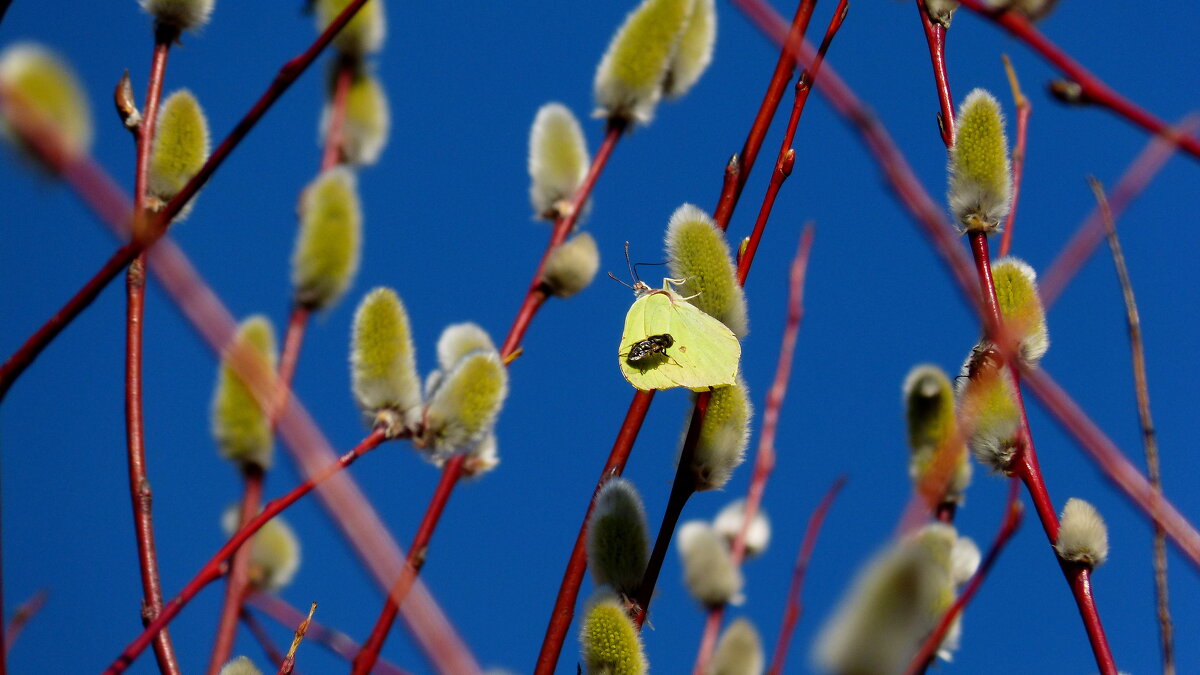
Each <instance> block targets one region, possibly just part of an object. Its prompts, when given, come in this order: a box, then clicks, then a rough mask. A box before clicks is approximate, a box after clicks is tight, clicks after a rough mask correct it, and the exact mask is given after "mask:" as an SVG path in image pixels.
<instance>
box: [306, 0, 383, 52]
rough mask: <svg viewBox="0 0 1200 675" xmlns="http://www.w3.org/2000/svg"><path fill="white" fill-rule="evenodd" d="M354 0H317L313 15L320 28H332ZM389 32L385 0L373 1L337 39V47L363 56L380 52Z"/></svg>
mask: <svg viewBox="0 0 1200 675" xmlns="http://www.w3.org/2000/svg"><path fill="white" fill-rule="evenodd" d="M351 1H352V0H316V4H315V6H314V7H313V9H314V11H313V15H314V16H315V17H316V19H317V30H318V31H324V30H325V29H326V28H328V27H329V24H331V23H333V20H334V19H336V18H337V17H338V15H339V14H341V13H342V10H344V9H346V7H347V6H349V5H350V3H351ZM386 35H387V16H386V14H385V12H384V8H383V0H369V1H368V2H367V3H366V4H365V5H363V6H362V7H361V8H360V9H359V10H358V13H357V14H355V15H354V18H353V19H350V23H348V24H346V27H345V28H343V29H342V30H341V32H339V33H338V34H337V36H335V37H334V38H333V46H334V47H335V48H336V49H337V50H338V51H339V52H342V53H343V54H345V55H347V56H351V57H356V58H361V57H363V56H366V55H368V54H374V53H375V52H377V51H379V49H380V48H381V47H382V46H383V39H384V37H385V36H386Z"/></svg>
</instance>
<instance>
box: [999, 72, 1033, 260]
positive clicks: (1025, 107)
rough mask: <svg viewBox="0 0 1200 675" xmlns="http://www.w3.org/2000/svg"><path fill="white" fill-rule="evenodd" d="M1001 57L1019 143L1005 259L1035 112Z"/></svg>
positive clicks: (1014, 155) (1002, 247)
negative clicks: (1010, 89)
mask: <svg viewBox="0 0 1200 675" xmlns="http://www.w3.org/2000/svg"><path fill="white" fill-rule="evenodd" d="M1000 56H1001V58H1003V59H1004V72H1005V73H1007V74H1008V84H1009V86H1010V87H1011V88H1012V95H1013V104H1014V105H1015V106H1016V108H1017V141H1016V144H1015V145H1013V153H1012V202H1011V203H1010V204H1009V207H1008V218H1007V219H1006V220H1005V221H1004V238H1003V239H1002V240H1001V241H1000V257H1002V258H1003V257H1004V256H1006V255H1008V251H1009V249H1011V248H1012V236H1013V234H1012V233H1013V224H1014V223H1015V222H1016V219H1017V202H1018V200H1019V199H1020V197H1021V177H1022V176H1023V175H1024V174H1025V146H1026V144H1027V141H1028V137H1029V115H1030V113H1032V112H1033V104H1032V103H1030V102H1029V99H1028V98H1026V96H1025V94H1024V93H1022V92H1021V83H1020V82H1018V81H1017V71H1015V70H1013V67H1012V62H1011V61H1009V60H1008V55H1007V54H1001V55H1000Z"/></svg>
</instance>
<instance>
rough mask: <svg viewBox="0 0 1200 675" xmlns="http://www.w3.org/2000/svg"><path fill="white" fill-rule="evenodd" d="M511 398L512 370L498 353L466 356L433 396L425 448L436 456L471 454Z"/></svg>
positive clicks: (447, 375)
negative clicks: (460, 453) (509, 379)
mask: <svg viewBox="0 0 1200 675" xmlns="http://www.w3.org/2000/svg"><path fill="white" fill-rule="evenodd" d="M507 396H508V369H507V368H505V367H504V363H503V362H502V361H501V360H500V355H499V354H498V353H496V352H495V351H483V350H481V351H474V352H471V353H469V354H467V355H466V356H463V357H462V358H460V359H459V360H458V362H457V363H455V364H454V367H452V368H450V369H449V370H447V371H446V372H445V375H444V378H443V379H442V381H441V383H440V384H439V385H438V386H437V388H436V389H435V390H434V391H433V392H432V394H431V395H430V399H429V405H428V406H427V407H426V409H425V429H424V434H423V436H422V438H421V444H422V445H423V446H424V447H425V448H429V449H432V450H433V451H434V452H435V453H449V452H456V451H460V450H471V449H472V448H473V447H474V446H475V444H477V443H478V442H479V441H481V440H483V438H484V437H485V436H486V435H487V434H488V433H490V432H491V431H492V427H493V426H494V425H495V423H496V417H497V416H499V414H500V408H501V407H503V405H504V399H505V397H507Z"/></svg>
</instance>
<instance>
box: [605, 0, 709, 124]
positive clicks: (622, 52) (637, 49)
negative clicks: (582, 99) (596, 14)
mask: <svg viewBox="0 0 1200 675" xmlns="http://www.w3.org/2000/svg"><path fill="white" fill-rule="evenodd" d="M694 4H695V0H643V2H642V4H640V5H638V7H637V8H636V9H634V10H633V11H632V12H630V13H629V14H628V16H626V17H625V22H624V23H623V24H622V25H621V27H620V28H619V29H618V30H617V33H616V35H614V36H613V39H612V42H610V43H609V44H608V50H607V51H605V52H604V57H603V58H602V59H600V66H599V67H598V68H597V69H596V81H595V85H594V90H595V97H596V116H598V117H607V118H609V119H617V120H621V121H624V122H638V123H641V124H647V123H649V122H650V121H651V120H652V119H654V109H655V107H656V106H657V105H658V101H659V99H660V98H662V93H663V81H664V79H665V77H666V75H667V71H668V69H669V68H670V67H671V64H672V62H673V61H674V59H675V55H676V52H677V51H678V49H679V40H680V38H681V37H682V35H683V31H684V28H686V27H687V22H688V18H689V17H690V16H691V14H692V6H693V5H694Z"/></svg>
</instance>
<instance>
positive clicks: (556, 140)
mask: <svg viewBox="0 0 1200 675" xmlns="http://www.w3.org/2000/svg"><path fill="white" fill-rule="evenodd" d="M590 164H591V158H590V157H589V156H588V150H587V143H586V141H585V140H584V137H583V129H582V128H580V126H579V120H577V119H576V118H575V115H574V114H572V113H571V110H570V108H567V107H566V106H565V105H563V104H561V103H547V104H545V105H543V106H542V107H541V108H539V109H538V111H537V115H536V116H535V117H534V119H533V126H532V127H531V128H530V130H529V201H530V202H531V203H532V204H533V213H534V216H535V217H537V218H545V219H547V220H553V219H555V218H558V217H560V216H562V215H564V213H565V211H566V210H567V208H568V207H569V205H570V200H571V198H572V197H573V196H574V195H575V191H576V190H577V189H578V188H579V186H580V184H581V183H583V179H584V178H585V177H586V176H587V172H588V166H589V165H590Z"/></svg>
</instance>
